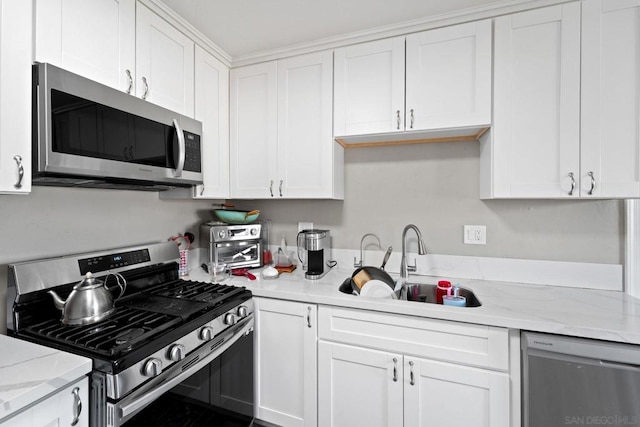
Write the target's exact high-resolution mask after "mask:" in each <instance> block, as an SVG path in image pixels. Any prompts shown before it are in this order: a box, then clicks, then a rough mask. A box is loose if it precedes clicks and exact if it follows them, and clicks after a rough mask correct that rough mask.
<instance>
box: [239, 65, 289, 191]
mask: <svg viewBox="0 0 640 427" xmlns="http://www.w3.org/2000/svg"><path fill="white" fill-rule="evenodd" d="M277 70H278V66H277V63H276V62H275V61H272V62H265V63H262V64H256V65H250V66H247V67H240V68H234V69H232V70H231V74H230V80H231V87H230V92H231V94H230V96H231V99H230V115H231V117H230V122H231V127H230V140H231V143H230V145H231V146H230V159H231V161H230V166H229V167H230V168H231V197H233V198H252V197H255V198H267V197H275V196H276V195H277V192H278V184H279V183H277V182H276V175H277V161H276V157H277V149H278V148H277V139H278V126H277V124H278V121H277V114H278V98H277V88H278V84H277Z"/></svg>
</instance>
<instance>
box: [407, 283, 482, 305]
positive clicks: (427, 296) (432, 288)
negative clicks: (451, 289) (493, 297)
mask: <svg viewBox="0 0 640 427" xmlns="http://www.w3.org/2000/svg"><path fill="white" fill-rule="evenodd" d="M436 288H437V286H436V285H429V284H425V283H405V284H404V286H403V287H402V293H401V295H400V299H406V300H407V301H415V302H426V303H430V304H436ZM458 295H459V296H461V297H465V298H466V299H467V305H466V307H480V306H481V305H482V303H481V302H480V300H479V299H478V297H476V294H474V293H473V291H471V290H469V289H466V288H463V287H459V288H458Z"/></svg>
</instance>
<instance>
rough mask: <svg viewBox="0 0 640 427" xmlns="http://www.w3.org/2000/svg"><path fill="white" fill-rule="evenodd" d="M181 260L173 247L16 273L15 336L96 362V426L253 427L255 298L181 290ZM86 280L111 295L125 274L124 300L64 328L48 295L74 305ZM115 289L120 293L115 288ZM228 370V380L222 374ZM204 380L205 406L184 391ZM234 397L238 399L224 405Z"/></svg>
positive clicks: (23, 267)
mask: <svg viewBox="0 0 640 427" xmlns="http://www.w3.org/2000/svg"><path fill="white" fill-rule="evenodd" d="M178 259H179V252H178V248H177V246H176V245H175V244H174V243H173V242H170V243H153V244H148V245H138V246H133V247H126V248H119V249H114V250H108V251H100V252H93V253H86V254H79V255H71V256H63V257H58V258H51V259H45V260H36V261H31V262H23V263H17V264H12V265H10V266H9V286H8V290H7V292H8V295H7V305H8V307H7V308H8V309H7V313H8V314H7V315H8V319H7V329H8V332H9V333H10V334H11V335H13V336H15V337H17V338H21V339H25V340H29V341H33V342H36V343H38V344H42V345H46V346H50V347H54V348H57V349H60V350H63V351H68V352H72V353H76V354H80V355H83V356H86V357H89V358H91V359H92V360H93V371H92V373H91V377H90V383H91V391H90V405H89V406H90V414H89V417H90V420H91V423H90V424H91V425H92V426H96V427H105V426H106V427H120V426H123V425H126V426H127V427H129V426H132V427H133V426H137V425H154V426H161V425H193V426H197V425H234V426H235V425H251V424H252V422H253V406H252V405H253V403H252V399H253V359H252V348H253V341H252V334H251V332H252V331H253V325H254V318H253V311H254V310H253V301H252V298H251V293H250V292H249V291H248V290H246V289H245V288H242V287H234V286H225V285H221V284H212V283H206V282H192V281H186V280H180V279H179V278H178V263H177V261H178ZM87 271H91V273H92V274H93V275H94V277H97V278H98V279H100V278H103V279H105V286H107V287H108V288H109V284H110V283H109V277H117V275H110V274H108V273H119V274H120V275H121V277H122V278H123V279H124V280H125V281H126V290H125V292H124V293H123V295H122V297H120V298H118V299H117V300H116V301H115V310H114V311H113V313H111V314H110V315H109V316H108V317H106V318H105V319H104V320H100V321H98V322H91V323H87V324H83V325H77V326H73V325H68V324H65V323H63V322H62V320H61V313H60V310H59V309H58V308H56V306H55V305H54V303H53V300H52V296H51V295H50V294H49V293H48V291H49V290H52V289H55V292H56V293H57V294H59V295H60V296H61V298H62V299H64V298H68V295H69V294H70V293H71V292H72V289H73V287H74V284H76V283H78V282H79V281H80V280H81V279H82V277H83V276H84V275H85V274H86V272H87ZM111 285H112V286H111V287H113V288H115V289H117V286H115V285H116V284H115V282H114V283H111ZM118 292H119V290H114V294H117V293H118ZM238 349H244V350H243V351H240V350H238ZM224 358H226V359H227V360H226V361H225V362H224V363H221V362H220V361H221V360H223V359H224ZM223 366H224V367H226V368H225V369H227V370H228V371H227V372H226V375H221V374H220V373H219V372H218V373H214V370H216V369H223V368H222V367H223ZM202 372H205V374H204V378H205V381H204V383H203V385H202V387H204V388H205V389H206V390H204V391H205V392H204V393H201V394H200V396H206V397H205V398H202V397H197V398H193V397H191V396H186V395H187V394H189V393H184V392H183V391H181V390H183V389H184V387H181V386H182V384H183V381H185V380H190V379H191V378H195V377H203V375H202ZM195 373H199V374H198V375H194V374H195ZM209 381H212V382H213V381H218V382H219V381H227V382H232V383H233V384H228V385H225V384H220V383H218V384H210V383H209ZM200 382H202V381H200ZM238 382H241V383H242V386H241V387H239V385H238ZM212 390H217V393H218V396H213V391H212ZM228 390H231V391H232V392H233V393H236V394H237V396H220V394H221V393H222V394H224V393H226V392H227V391H228ZM225 401H233V402H234V408H233V410H231V411H229V410H228V409H229V408H225V407H224V405H223V403H222V402H225ZM238 402H241V404H239V403H238ZM172 420H173V421H172ZM175 420H180V424H177V423H175ZM221 420H225V421H224V422H229V423H230V424H223V422H222V421H221Z"/></svg>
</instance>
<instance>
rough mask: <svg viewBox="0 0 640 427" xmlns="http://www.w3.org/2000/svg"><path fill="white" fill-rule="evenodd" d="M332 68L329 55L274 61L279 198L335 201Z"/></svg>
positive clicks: (329, 53) (335, 147) (331, 57)
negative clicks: (275, 72)
mask: <svg viewBox="0 0 640 427" xmlns="http://www.w3.org/2000/svg"><path fill="white" fill-rule="evenodd" d="M332 68H333V54H332V52H330V51H325V52H321V53H315V54H310V55H304V56H296V57H292V58H287V59H284V60H281V61H278V175H277V177H276V179H277V180H278V186H279V189H278V196H280V197H288V198H309V197H317V198H331V197H334V179H333V176H334V166H335V165H334V162H333V156H334V149H336V150H338V149H339V147H337V146H336V144H335V143H334V142H333V138H332V132H331V125H332V119H331V118H332V106H333V104H332V101H333V97H332V87H333V79H332V75H333V72H332V71H333V69H332ZM341 161H342V159H340V162H341ZM280 188H282V190H280Z"/></svg>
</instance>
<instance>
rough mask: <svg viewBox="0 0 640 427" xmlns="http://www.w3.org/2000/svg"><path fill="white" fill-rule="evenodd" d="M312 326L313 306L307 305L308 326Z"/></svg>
mask: <svg viewBox="0 0 640 427" xmlns="http://www.w3.org/2000/svg"><path fill="white" fill-rule="evenodd" d="M310 327H311V306H307V328H310Z"/></svg>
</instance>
